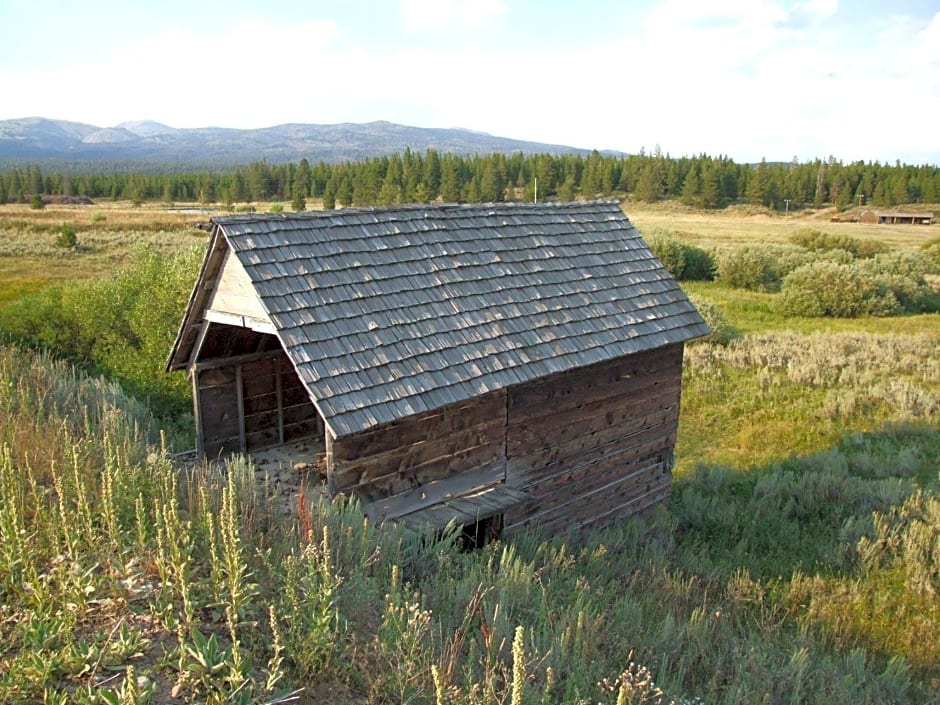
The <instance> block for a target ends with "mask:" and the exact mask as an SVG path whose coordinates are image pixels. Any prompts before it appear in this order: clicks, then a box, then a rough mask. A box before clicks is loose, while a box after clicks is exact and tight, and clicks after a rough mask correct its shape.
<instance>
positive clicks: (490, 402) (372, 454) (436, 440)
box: [327, 391, 506, 503]
mask: <svg viewBox="0 0 940 705" xmlns="http://www.w3.org/2000/svg"><path fill="white" fill-rule="evenodd" d="M505 426H506V393H505V391H499V392H494V393H491V394H485V395H483V396H480V397H477V398H476V399H472V400H470V401H468V402H465V403H461V404H455V405H453V406H450V407H447V408H445V409H442V410H438V411H434V412H430V413H427V414H422V415H420V416H416V417H412V418H408V419H404V420H402V421H399V422H394V423H390V424H386V425H384V426H380V427H377V428H374V429H370V430H368V431H365V432H363V433H359V434H356V435H353V436H346V437H344V438H338V439H332V441H331V451H332V452H331V454H329V455H328V461H327V462H328V472H329V475H330V482H331V490H332V491H333V492H346V493H352V494H355V495H356V496H358V497H360V498H361V499H362V500H364V501H366V502H370V501H374V500H378V499H391V498H395V497H398V498H399V503H402V502H408V501H410V500H409V499H408V497H409V496H410V495H409V494H408V493H410V492H412V491H413V490H415V489H416V488H418V487H423V486H425V485H428V484H430V483H432V482H435V481H438V480H442V479H445V478H449V477H453V476H456V475H459V474H462V473H473V474H474V477H476V478H478V479H479V480H480V482H481V484H482V483H485V482H493V481H498V480H501V479H502V478H503V477H504V476H505V442H506V434H505ZM417 499H418V500H421V497H420V493H419V494H418V495H417ZM424 499H425V500H426V499H428V497H425V498H424Z"/></svg>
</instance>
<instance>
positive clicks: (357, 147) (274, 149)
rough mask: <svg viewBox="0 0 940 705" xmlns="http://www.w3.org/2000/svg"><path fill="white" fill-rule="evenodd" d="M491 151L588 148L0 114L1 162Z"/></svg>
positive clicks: (352, 157) (440, 134) (210, 162)
mask: <svg viewBox="0 0 940 705" xmlns="http://www.w3.org/2000/svg"><path fill="white" fill-rule="evenodd" d="M406 147H407V148H411V150H412V151H419V152H424V151H425V150H426V149H435V150H437V151H439V152H441V153H444V152H451V153H455V154H462V155H467V154H492V153H494V152H506V153H512V152H523V153H526V154H532V153H549V154H587V153H588V152H589V151H590V150H586V149H577V148H575V147H568V146H565V145H558V144H543V143H541V142H527V141H524V140H516V139H510V138H507V137H496V136H494V135H489V134H486V133H484V132H473V131H471V130H463V129H436V128H424V127H409V126H408V125H397V124H395V123H391V122H382V121H379V122H369V123H341V124H338V125H305V124H287V125H277V126H275V127H265V128H260V129H253V130H236V129H229V128H222V127H199V128H192V129H179V128H175V127H169V126H168V125H161V124H160V123H158V122H152V121H149V120H143V121H137V122H123V123H121V124H120V125H116V126H115V127H103V128H102V127H96V126H95V125H86V124H84V123H79V122H68V121H66V120H51V119H48V118H42V117H29V118H21V119H17V120H0V167H3V166H10V165H12V164H16V163H20V164H22V163H38V164H43V163H55V164H58V165H72V166H75V167H79V168H81V167H88V168H90V167H91V166H92V165H93V164H94V163H102V162H106V163H108V167H109V168H110V169H114V168H116V167H120V166H124V167H126V168H135V167H138V168H139V167H142V166H146V167H147V168H148V169H151V170H153V169H159V168H160V167H161V165H162V167H163V170H166V171H178V170H180V169H186V168H202V167H223V166H233V165H236V164H246V163H250V162H255V161H260V160H262V159H264V160H267V161H269V162H272V163H278V162H289V161H299V160H300V159H301V158H303V157H306V158H307V160H308V161H310V162H311V163H315V162H319V161H325V162H339V161H344V160H349V161H356V160H361V159H367V158H370V157H374V156H381V155H386V154H394V153H396V152H403V151H404V150H405V148H406Z"/></svg>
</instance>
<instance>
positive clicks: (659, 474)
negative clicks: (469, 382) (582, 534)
mask: <svg viewBox="0 0 940 705" xmlns="http://www.w3.org/2000/svg"><path fill="white" fill-rule="evenodd" d="M681 378H682V345H681V344H679V345H674V346H670V347H667V348H661V349H659V350H653V351H650V352H645V353H641V354H639V355H633V356H629V357H624V358H619V359H617V360H613V361H611V362H606V363H602V364H599V365H594V366H591V367H588V368H584V369H580V370H575V371H572V372H569V373H564V374H561V375H556V376H553V377H548V378H545V379H543V380H539V381H537V382H535V383H532V384H528V385H523V386H520V387H515V388H511V389H510V390H509V396H508V400H507V401H508V422H507V429H506V431H507V439H506V451H507V462H506V482H507V484H508V485H510V486H511V487H513V488H516V489H519V490H523V491H525V492H527V493H529V494H530V495H532V496H533V497H534V501H532V502H531V503H530V504H529V505H527V506H526V507H523V508H521V509H518V510H514V511H511V512H509V513H507V514H506V516H505V531H506V532H507V533H512V532H514V531H519V530H520V529H523V528H525V527H527V526H529V525H538V526H539V527H541V529H542V530H544V531H546V532H547V533H550V534H551V533H558V532H561V531H564V530H566V529H571V528H579V527H584V526H599V525H603V524H605V523H609V522H610V521H612V520H613V519H614V518H616V517H618V516H623V515H626V514H634V513H637V512H640V511H642V510H643V509H646V508H648V507H650V506H652V505H653V504H655V503H657V502H660V501H662V500H664V499H666V498H667V497H668V496H669V489H670V483H671V475H670V470H671V466H672V449H673V446H674V445H675V440H676V427H677V425H678V420H679V397H680V385H681Z"/></svg>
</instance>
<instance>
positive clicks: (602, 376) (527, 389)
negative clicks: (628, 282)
mask: <svg viewBox="0 0 940 705" xmlns="http://www.w3.org/2000/svg"><path fill="white" fill-rule="evenodd" d="M679 348H681V346H679ZM679 352H680V355H679V356H676V349H675V347H673V348H667V349H665V350H663V351H662V353H661V358H650V357H649V355H650V354H649V353H647V354H645V358H646V359H637V358H641V357H644V356H632V357H630V358H627V360H629V361H631V362H632V363H633V364H631V365H628V366H624V365H623V364H622V361H623V358H619V359H618V361H619V362H620V363H621V364H611V363H605V364H610V365H611V366H610V367H609V368H606V367H604V365H603V364H602V365H594V366H592V367H591V368H590V369H595V368H597V369H596V370H595V373H594V374H593V375H588V374H586V373H585V372H584V370H573V371H572V372H568V373H564V374H563V375H559V376H556V377H552V378H549V379H548V380H543V381H540V382H534V383H532V384H529V385H521V386H519V387H513V388H512V389H511V390H510V393H509V400H508V405H509V418H510V420H511V421H512V422H516V423H518V422H524V421H529V420H533V419H537V418H541V417H545V416H553V415H555V414H557V413H558V412H559V411H560V410H562V409H570V408H576V407H578V406H583V405H585V404H591V403H594V402H596V401H598V400H600V399H604V398H606V397H609V396H627V395H631V394H646V393H647V392H648V390H649V389H651V388H653V387H656V386H660V385H663V384H667V385H668V384H677V383H678V382H679V380H681V377H682V357H681V350H680V351H679ZM618 361H615V362H618ZM644 363H648V364H644ZM653 363H658V364H655V365H654V364H653Z"/></svg>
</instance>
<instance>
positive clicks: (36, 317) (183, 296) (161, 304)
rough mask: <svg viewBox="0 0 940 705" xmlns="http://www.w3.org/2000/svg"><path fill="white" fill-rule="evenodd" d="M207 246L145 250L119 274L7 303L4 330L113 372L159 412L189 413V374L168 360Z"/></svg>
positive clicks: (0, 324)
mask: <svg viewBox="0 0 940 705" xmlns="http://www.w3.org/2000/svg"><path fill="white" fill-rule="evenodd" d="M203 252H204V249H203V247H201V246H197V247H193V248H192V249H190V250H188V251H187V252H183V253H180V254H177V255H173V256H167V255H165V254H163V253H161V252H158V251H157V250H155V249H152V248H147V249H141V250H138V251H136V252H135V253H134V254H133V256H132V259H131V263H130V265H128V266H127V267H126V268H125V269H123V270H121V271H119V272H118V273H117V274H116V275H115V276H114V277H113V278H112V279H109V280H105V281H76V282H66V283H62V284H56V285H53V286H50V287H46V288H45V289H42V290H40V291H38V292H36V293H34V294H31V295H28V296H24V297H22V298H20V299H17V300H16V301H13V302H11V303H10V304H8V305H7V306H5V307H4V308H3V309H2V310H0V335H5V336H6V337H8V338H11V339H12V340H14V341H16V342H20V343H23V344H26V345H30V346H33V347H41V348H47V349H49V350H51V351H53V352H55V353H57V354H58V355H61V356H63V357H65V358H67V359H69V360H70V361H72V362H76V363H79V364H82V365H85V366H87V367H90V368H94V369H97V370H101V371H103V372H106V373H107V374H108V375H109V376H111V377H112V378H114V379H117V380H118V381H120V382H121V383H122V385H123V386H124V387H125V389H127V390H128V391H130V392H132V393H135V394H137V395H140V396H144V397H148V398H149V401H150V404H151V408H152V409H153V411H154V413H155V414H157V415H159V416H167V415H177V414H181V413H185V412H186V411H187V410H188V389H187V385H186V384H185V380H184V379H181V378H182V375H167V374H165V373H164V371H163V367H164V365H165V363H166V356H167V353H168V352H169V350H170V347H171V346H172V344H173V338H174V337H175V335H176V331H177V328H178V327H179V321H180V318H181V316H182V313H183V311H184V310H185V308H186V302H187V300H188V297H189V293H190V291H191V289H192V285H193V282H194V281H195V279H196V275H197V272H198V271H199V264H200V262H201V261H202V254H203Z"/></svg>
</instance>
